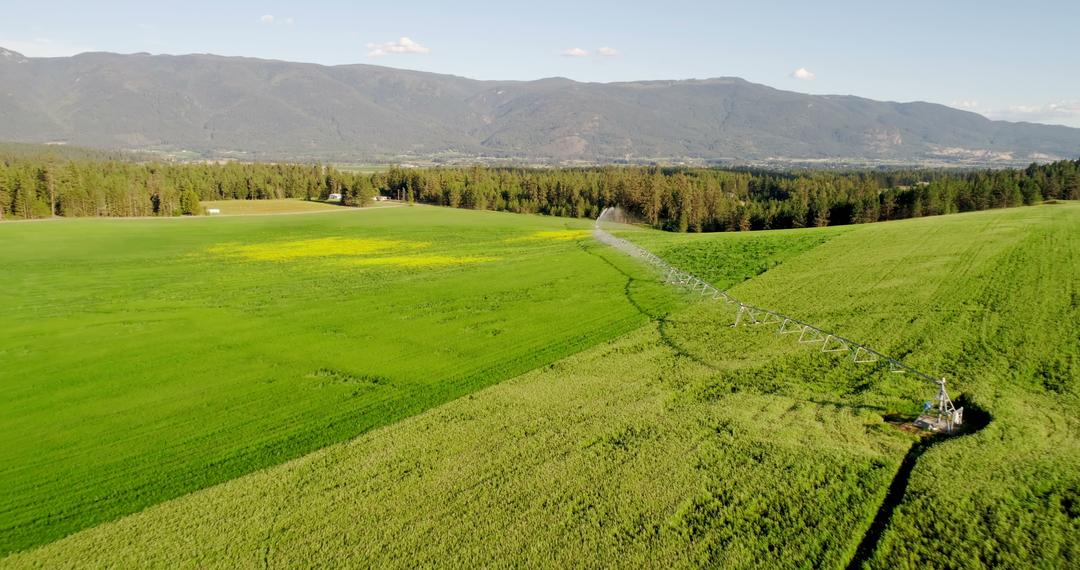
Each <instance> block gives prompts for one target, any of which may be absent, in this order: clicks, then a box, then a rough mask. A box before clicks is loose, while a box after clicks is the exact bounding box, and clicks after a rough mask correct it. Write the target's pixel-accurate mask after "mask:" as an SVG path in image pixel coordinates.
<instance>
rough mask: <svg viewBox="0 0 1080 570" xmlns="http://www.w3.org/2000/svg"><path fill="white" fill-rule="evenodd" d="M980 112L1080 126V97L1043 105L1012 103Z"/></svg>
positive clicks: (999, 117)
mask: <svg viewBox="0 0 1080 570" xmlns="http://www.w3.org/2000/svg"><path fill="white" fill-rule="evenodd" d="M981 112H982V114H984V115H986V116H987V117H990V118H991V119H1001V120H1005V121H1031V122H1033V123H1057V124H1060V125H1069V126H1080V99H1071V100H1064V101H1057V102H1054V103H1047V104H1045V105H1014V106H1012V107H1006V108H1004V109H984V110H983V111H981Z"/></svg>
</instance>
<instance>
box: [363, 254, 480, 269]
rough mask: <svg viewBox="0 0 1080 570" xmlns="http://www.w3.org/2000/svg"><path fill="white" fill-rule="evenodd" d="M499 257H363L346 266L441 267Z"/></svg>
mask: <svg viewBox="0 0 1080 570" xmlns="http://www.w3.org/2000/svg"><path fill="white" fill-rule="evenodd" d="M497 259H498V258H497V257H485V256H480V255H398V256H390V257H361V258H357V259H349V260H346V261H345V262H344V263H345V264H346V265H363V266H372V265H394V266H398V267H440V266H448V265H466V264H470V263H487V262H489V261H495V260H497Z"/></svg>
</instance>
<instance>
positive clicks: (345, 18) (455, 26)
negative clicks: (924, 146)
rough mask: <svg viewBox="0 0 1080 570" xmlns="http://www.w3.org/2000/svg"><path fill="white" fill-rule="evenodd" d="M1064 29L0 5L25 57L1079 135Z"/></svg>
mask: <svg viewBox="0 0 1080 570" xmlns="http://www.w3.org/2000/svg"><path fill="white" fill-rule="evenodd" d="M91 6H92V7H91ZM1078 22H1080V1H1077V0H1068V1H1066V0H1058V1H1040V0H1029V1H1027V2H999V1H995V0H984V1H981V2H975V1H967V0H952V1H950V0H938V1H935V2H923V1H921V0H919V1H905V2H889V3H883V2H877V3H875V2H871V1H869V0H867V1H864V2H816V3H815V2H781V1H759V2H754V3H751V2H738V3H735V2H724V1H713V2H702V1H696V2H694V1H685V0H664V1H656V2H635V1H623V2H608V1H597V2H585V1H578V2H569V1H562V0H548V1H546V2H545V1H534V2H513V3H512V2H481V1H468V0H459V1H457V2H435V1H427V0H411V1H402V2H387V1H383V2H343V1H339V2H331V1H318V0H308V1H306V2H291V1H285V0H262V1H253V0H242V1H238V2H221V1H218V2H204V1H200V0H189V1H187V2H176V3H156V2H146V1H145V0H142V1H140V2H133V1H117V2H109V1H102V2H86V1H85V0H84V1H82V2H75V1H70V2H68V1H61V2H50V1H46V0H39V1H32V2H27V1H22V0H3V3H2V5H0V46H3V47H7V48H9V49H14V50H16V51H20V52H22V53H24V54H25V55H28V56H31V57H35V56H60V55H71V54H73V53H77V52H81V51H113V52H121V53H132V52H140V51H146V52H151V53H170V54H181V53H217V54H222V55H244V56H252V57H265V58H276V59H284V60H290V61H306V62H314V63H322V64H328V65H335V64H345V63H373V64H378V65H387V66H391V67H403V68H409V69H421V70H426V71H436V72H441V73H452V74H455V75H464V76H467V77H474V78H479V79H536V78H540V77H551V76H564V77H570V78H572V79H577V80H582V81H622V80H634V79H684V78H704V77H717V76H738V77H743V78H745V79H748V80H750V81H754V82H758V83H764V84H767V85H771V86H773V87H777V88H781V89H789V90H793V91H802V92H807V93H839V94H852V95H860V96H864V97H870V98H873V99H883V100H895V101H913V100H921V101H932V102H936V103H944V104H946V105H952V106H955V107H961V108H967V109H970V110H974V111H977V112H980V113H983V114H985V115H987V116H990V117H992V118H1003V119H1009V120H1030V121H1037V122H1048V123H1058V124H1067V125H1071V126H1077V127H1080V32H1077V29H1076V26H1077V25H1078ZM402 38H408V40H406V41H402ZM604 48H606V49H604ZM798 70H802V71H801V72H798V73H796V72H797V71H798Z"/></svg>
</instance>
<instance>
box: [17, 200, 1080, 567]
mask: <svg viewBox="0 0 1080 570" xmlns="http://www.w3.org/2000/svg"><path fill="white" fill-rule="evenodd" d="M1078 207H1080V205H1078V204H1076V203H1064V204H1061V203H1059V204H1047V205H1043V206H1038V207H1031V208H1016V209H1007V210H997V211H992V212H977V213H969V214H961V215H950V216H942V217H935V218H921V219H913V220H903V221H897V222H889V223H882V224H868V225H860V226H850V227H845V228H823V229H799V230H785V231H773V232H760V233H739V234H713V235H700V234H698V235H684V234H671V233H662V232H655V231H650V230H636V229H635V230H625V231H623V232H621V235H623V236H624V237H627V238H628V239H632V240H633V241H635V242H637V243H640V244H643V245H646V246H648V247H649V248H651V249H653V250H655V251H657V252H659V253H660V254H661V255H663V256H664V257H665V258H667V259H669V260H671V261H672V262H675V263H679V264H680V265H685V266H687V267H688V268H691V269H693V270H694V271H701V273H702V274H703V275H706V276H707V277H708V278H709V279H710V280H713V281H714V282H715V283H716V284H717V285H718V286H719V287H721V288H724V287H728V286H730V285H733V284H734V287H732V292H733V293H734V294H736V295H737V296H739V297H740V298H742V299H745V300H747V301H748V302H754V303H759V304H762V305H765V306H769V307H772V308H775V309H778V310H781V311H784V312H786V313H789V314H793V315H798V316H800V317H803V318H806V319H808V320H810V321H811V322H814V323H817V324H820V325H822V326H826V327H829V328H830V329H832V330H838V331H842V332H843V333H845V334H849V335H851V336H852V337H853V338H856V339H859V340H860V341H864V342H867V343H869V344H871V345H873V346H874V347H876V348H879V349H881V350H883V351H885V352H886V353H889V354H893V355H898V356H902V357H903V358H904V359H905V361H906V362H908V363H909V364H911V365H913V366H917V367H918V368H920V369H925V370H928V371H934V372H938V373H941V374H945V375H947V376H948V377H949V379H950V385H951V386H952V387H953V390H954V395H956V394H960V393H962V394H963V395H964V399H965V401H966V405H967V406H968V416H967V417H969V418H970V417H973V416H974V415H975V413H976V412H977V411H978V409H980V408H981V409H982V410H984V411H985V412H987V413H989V414H990V422H989V424H988V425H986V426H985V427H983V428H982V429H981V430H980V431H977V432H975V433H971V434H967V435H962V436H958V437H954V438H950V439H945V440H943V441H940V442H938V443H935V444H933V445H932V446H930V447H929V448H925V452H923V453H921V455H918V456H916V457H915V463H914V467H913V469H912V470H911V472H910V474H905V473H904V472H903V470H902V469H900V465H901V462H902V460H904V458H905V456H906V455H907V456H910V455H911V451H909V450H910V449H913V448H912V444H913V441H914V438H913V436H912V435H911V434H910V433H906V432H904V431H902V430H900V429H897V427H896V426H894V425H889V423H888V422H889V421H893V422H895V421H896V420H895V419H893V418H894V416H895V415H905V414H912V413H914V412H915V411H916V410H918V409H919V408H920V405H921V403H922V401H924V400H925V399H927V398H929V397H930V395H932V393H933V391H934V390H935V387H934V386H933V385H929V384H928V383H926V382H925V381H922V380H919V379H916V378H914V377H912V376H909V375H898V374H893V373H891V372H889V371H888V368H887V367H886V368H881V367H879V368H877V369H874V368H873V367H872V366H870V365H854V364H852V363H851V362H849V361H848V359H846V358H844V357H842V356H837V355H835V354H829V353H823V352H822V351H821V350H819V349H818V348H817V347H816V346H813V345H812V347H808V346H807V345H805V344H800V343H798V342H797V341H796V340H795V339H794V338H792V337H785V336H779V335H777V334H776V331H775V328H773V327H775V325H773V326H766V325H762V326H757V327H755V326H745V327H739V328H737V329H733V328H731V327H730V326H728V325H729V324H730V323H731V322H732V318H733V316H734V315H733V310H732V309H731V308H730V307H729V306H727V305H724V304H721V303H713V302H708V301H707V300H703V298H702V297H701V296H700V295H699V294H698V293H696V292H695V293H687V294H686V295H685V296H684V297H683V300H684V303H673V304H667V305H666V306H664V304H663V303H657V302H656V301H657V299H658V298H659V296H658V289H657V288H658V287H661V284H660V279H659V278H658V276H657V275H655V274H651V275H650V274H648V273H646V272H644V271H643V270H642V269H643V268H642V264H640V263H637V262H636V261H635V260H633V259H632V258H629V257H627V256H625V255H623V254H622V253H620V252H618V251H615V250H612V249H609V248H606V247H605V246H603V245H601V244H599V243H597V242H594V241H592V240H588V239H583V240H582V241H581V242H580V243H579V244H578V245H577V247H575V248H574V249H576V251H575V252H574V255H575V257H577V258H582V259H585V258H589V259H591V260H592V261H594V262H595V263H589V264H587V266H588V267H590V268H592V270H594V271H596V272H597V274H596V275H593V276H592V278H594V279H597V280H601V281H603V282H605V283H606V285H605V286H604V287H603V288H601V289H598V291H604V293H603V294H598V295H597V297H606V296H610V295H612V294H614V297H615V299H617V300H618V302H619V304H620V305H621V308H620V309H619V311H620V312H622V311H631V312H634V313H635V314H637V315H638V316H639V317H640V318H641V319H642V320H644V321H646V322H645V324H643V325H642V326H641V327H640V328H638V329H637V330H634V331H632V332H630V333H628V334H626V335H623V336H621V337H619V338H617V339H615V340H612V341H607V342H599V343H597V344H596V345H595V346H593V347H592V348H589V349H588V350H585V351H583V352H581V353H579V354H575V355H573V356H570V357H568V358H565V359H563V360H560V361H558V362H555V363H553V364H551V365H548V366H543V367H541V368H538V369H535V370H533V371H531V372H528V373H526V374H524V375H522V376H519V377H518V378H515V379H511V380H509V381H506V382H502V383H500V384H499V385H496V386H492V387H490V388H487V389H484V390H481V391H478V392H476V393H474V394H472V395H470V396H469V397H464V398H459V399H456V400H454V401H452V402H448V403H446V404H445V405H442V406H439V407H436V408H434V409H431V410H428V411H427V412H424V413H422V414H419V415H416V416H414V417H411V418H408V419H405V420H403V421H400V422H397V423H394V424H392V425H388V426H386V427H385V428H383V429H380V430H376V431H372V432H370V433H367V434H365V435H362V436H360V437H358V438H356V439H353V440H351V441H349V442H346V443H343V444H341V445H334V446H330V447H327V448H325V449H321V450H319V451H317V452H315V453H313V454H310V455H308V456H305V457H303V458H300V459H297V460H296V461H292V462H288V463H285V464H283V465H280V466H277V467H274V468H271V469H267V470H262V471H259V472H256V473H253V474H251V475H248V476H245V477H242V478H238V479H236V480H233V481H229V482H226V483H224V484H222V485H218V486H215V487H213V488H210V489H206V490H204V491H200V492H197V493H193V494H190V495H187V496H184V497H180V498H178V499H176V500H173V501H168V502H165V503H162V504H160V505H157V506H154V507H151V508H148V509H146V510H145V511H143V512H140V513H137V514H134V515H132V516H129V517H124V518H122V519H120V520H118V521H116V522H112V523H107V524H103V525H100V526H97V527H95V528H91V529H88V530H86V531H84V532H80V533H77V534H75V535H72V536H70V537H68V538H65V539H63V540H59V541H57V542H54V543H52V544H48V545H46V546H44V547H42V548H40V549H37V550H33V551H29V552H23V553H17V554H14V555H12V556H9V557H8V558H5V559H3V560H0V567H5V568H6V567H10V568H24V567H25V568H30V567H57V566H61V567H62V566H66V565H70V564H71V563H72V561H78V562H79V563H81V564H84V565H89V566H100V567H114V566H115V567H140V568H157V567H160V568H171V567H177V566H181V567H254V566H262V567H310V566H333V565H342V564H346V565H354V566H377V567H402V568H412V567H417V566H430V565H441V566H445V565H452V566H488V565H508V566H527V567H566V566H586V567H594V566H595V567H602V566H615V567H672V568H682V567H688V568H691V567H724V568H791V567H815V568H816V567H823V568H840V567H846V566H848V565H849V564H851V566H852V567H864V566H863V563H865V565H866V566H869V567H872V568H921V567H931V568H953V567H955V568H978V567H993V568H1029V567H1047V568H1058V567H1073V566H1075V562H1076V561H1077V560H1078V559H1080V547H1078V545H1080V527H1078V526H1077V520H1078V514H1080V513H1078V512H1077V504H1078V498H1080V494H1078V490H1080V469H1078V467H1080V445H1078V443H1077V442H1078V441H1080V437H1078V435H1080V423H1078V421H1077V417H1078V415H1077V410H1078V409H1080V400H1078V398H1077V396H1078V394H1080V373H1078V370H1077V363H1078V362H1080V360H1078V356H1080V344H1078V342H1077V338H1076V336H1075V335H1069V334H1062V328H1061V325H1062V324H1063V323H1064V324H1065V325H1066V329H1067V328H1068V326H1069V323H1075V322H1077V317H1078V316H1080V315H1078V311H1080V305H1078V303H1077V299H1078V298H1080V292H1078V289H1077V284H1078V283H1080V275H1078V273H1077V272H1078V271H1080V264H1078V263H1077V255H1078V254H1080V242H1078V241H1077V236H1080V231H1078V230H1080V228H1078V222H1080V216H1077V210H1078ZM409 211H413V210H411V209H404V208H403V209H399V210H397V213H395V214H394V215H395V216H402V215H405V214H406V213H408V212H409ZM487 215H488V216H495V215H494V214H487ZM492 219H495V218H492ZM523 219H529V218H524V217H523ZM41 226H46V224H42V225H41ZM567 249H569V248H567ZM562 255H567V256H569V255H570V254H569V252H568V251H564V252H563V253H562ZM721 262H722V263H721ZM582 263H584V261H582ZM582 268H583V269H584V268H585V266H583V267H582ZM669 289H670V288H669ZM609 301H610V299H609ZM538 314H539V313H538ZM898 479H899V482H900V483H901V484H900V485H899V488H900V489H901V493H900V495H898V496H895V497H893V498H894V499H895V500H896V504H895V505H894V506H895V510H893V511H891V512H890V511H888V510H887V509H886V510H885V512H886V513H889V514H890V516H889V517H888V518H887V519H885V522H886V523H887V524H886V526H885V527H884V529H883V532H882V533H881V536H880V538H879V539H875V540H873V541H870V542H869V544H870V545H871V546H873V548H872V549H871V551H870V552H867V553H865V556H861V557H860V556H858V555H856V547H857V545H859V544H860V543H862V542H863V539H864V537H865V536H866V535H867V533H868V529H869V528H871V521H872V520H874V519H875V518H876V516H877V514H879V513H881V512H882V509H883V507H885V506H886V501H885V497H886V491H887V490H888V489H890V488H892V487H896V486H897V485H895V484H894V483H895V482H896V481H897V480H898Z"/></svg>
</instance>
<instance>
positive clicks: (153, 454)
mask: <svg viewBox="0 0 1080 570" xmlns="http://www.w3.org/2000/svg"><path fill="white" fill-rule="evenodd" d="M587 226H588V223H587V222H584V221H567V220H563V219H557V218H541V217H535V216H517V215H511V214H501V213H491V212H472V211H464V210H450V209H441V208H432V207H422V206H421V207H414V208H383V209H378V210H352V211H344V212H342V213H341V214H335V215H308V216H305V215H297V216H271V217H233V218H220V219H215V218H200V219H163V220H67V221H60V222H54V223H42V224H0V244H2V247H0V267H2V268H3V269H2V271H0V290H2V291H3V292H4V294H3V296H0V362H2V363H3V365H2V366H0V394H2V395H0V402H2V404H0V406H2V414H0V488H2V489H3V493H2V495H0V553H7V552H11V551H16V550H21V549H25V548H28V547H32V546H35V545H39V544H44V543H47V542H49V541H51V540H54V539H56V538H59V537H61V536H64V535H66V534H69V533H71V532H74V531H77V530H79V529H81V528H85V527H89V526H93V525H95V524H97V523H100V522H102V521H105V520H109V519H112V518H115V517H118V516H120V515H123V514H126V513H130V512H134V511H137V510H140V509H142V508H144V507H146V506H148V505H152V504H155V503H158V502H160V501H162V500H165V499H168V498H172V497H176V496H179V495H182V494H184V493H188V492H190V491H193V490H196V489H200V488H203V487H206V486H209V485H213V484H216V483H220V482H222V481H225V480H228V479H232V478H235V477H237V476H240V475H243V474H245V473H249V472H251V471H253V470H256V469H259V468H261V467H266V466H269V465H274V464H277V463H280V462H282V461H285V460H287V459H291V458H294V457H297V456H299V455H302V454H304V453H307V452H310V451H313V450H315V449H318V448H321V447H323V446H325V445H328V444H331V443H334V442H338V441H342V440H345V439H348V438H351V437H354V436H356V435H358V434H360V433H363V432H365V431H367V430H370V429H371V428H373V427H377V426H381V425H385V424H387V423H391V422H394V421H396V420H399V419H401V418H404V417H408V416H410V415H413V414H415V413H417V412H419V411H421V410H424V409H426V408H429V407H431V406H434V405H437V404H440V403H443V402H445V401H448V400H451V399H453V398H456V397H458V396H461V395H463V394H467V393H469V392H472V391H475V390H477V389H478V388H481V387H484V386H487V385H490V384H493V383H495V382H498V381H500V380H502V379H505V378H509V377H512V376H515V375H518V374H521V373H523V372H525V371H528V370H531V369H533V368H536V367H537V366H541V365H544V364H547V363H549V362H551V361H553V360H556V359H558V358H560V357H563V356H566V355H568V354H571V353H574V352H577V351H579V350H581V349H583V348H585V347H588V346H591V345H593V344H595V343H597V342H600V341H603V340H606V339H610V338H612V337H614V336H617V335H619V334H622V333H625V332H627V331H629V330H632V329H635V328H637V327H640V326H641V325H642V324H644V323H646V322H647V320H648V319H647V317H645V316H643V315H642V314H641V313H640V312H639V307H638V306H635V305H633V304H631V303H629V302H628V301H627V299H626V298H625V297H624V295H623V288H624V286H625V283H626V276H625V274H624V273H623V272H624V271H627V272H634V271H638V270H640V268H639V267H638V266H637V265H636V264H635V263H633V262H630V261H626V262H625V263H624V262H618V261H616V262H615V264H614V265H612V264H611V263H609V262H608V261H606V260H604V259H602V258H601V257H598V256H597V255H595V253H594V252H593V249H595V248H597V247H599V246H598V245H595V244H592V243H591V242H590V241H588V239H587V237H588V232H587V231H585V230H582V229H574V228H583V227H587ZM568 228H569V229H568ZM675 298H676V297H675V296H674V295H673V294H672V292H670V291H668V290H667V289H665V288H662V287H659V286H657V287H654V288H652V289H651V290H650V291H648V292H646V293H645V294H644V296H643V297H641V298H640V299H639V303H641V304H643V305H644V306H651V307H654V308H659V307H664V306H667V305H668V304H670V303H671V302H673V300H674V299H675Z"/></svg>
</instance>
